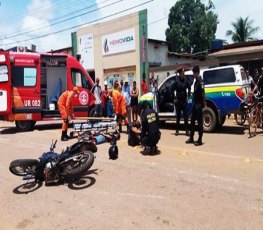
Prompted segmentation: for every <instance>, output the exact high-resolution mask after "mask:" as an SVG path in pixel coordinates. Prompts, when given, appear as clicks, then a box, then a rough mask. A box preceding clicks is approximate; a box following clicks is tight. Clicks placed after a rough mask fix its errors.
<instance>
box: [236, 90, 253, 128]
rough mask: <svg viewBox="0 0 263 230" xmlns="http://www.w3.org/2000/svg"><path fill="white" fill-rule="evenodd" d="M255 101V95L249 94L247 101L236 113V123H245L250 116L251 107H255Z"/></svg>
mask: <svg viewBox="0 0 263 230" xmlns="http://www.w3.org/2000/svg"><path fill="white" fill-rule="evenodd" d="M254 101H255V96H254V95H248V96H247V97H246V99H245V101H244V102H243V103H242V104H241V106H240V109H239V110H240V111H239V112H238V113H235V114H234V119H235V122H236V124H238V125H244V124H245V122H246V120H248V118H249V113H250V111H251V108H252V107H253V103H254Z"/></svg>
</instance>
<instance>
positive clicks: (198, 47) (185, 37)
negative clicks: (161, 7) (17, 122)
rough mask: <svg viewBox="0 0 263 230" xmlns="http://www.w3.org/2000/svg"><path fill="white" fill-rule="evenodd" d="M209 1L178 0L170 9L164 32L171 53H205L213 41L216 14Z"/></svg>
mask: <svg viewBox="0 0 263 230" xmlns="http://www.w3.org/2000/svg"><path fill="white" fill-rule="evenodd" d="M213 9H214V4H213V3H212V1H211V0H209V1H208V4H207V5H205V4H204V3H202V0H179V1H177V2H176V3H175V5H174V6H173V7H172V8H171V9H170V13H169V17H168V26H169V27H168V28H167V29H166V31H165V34H166V41H167V42H168V48H169V50H170V51H172V52H188V53H197V52H202V51H207V50H208V49H209V48H210V44H211V41H212V40H213V39H215V33H216V29H217V23H218V21H217V14H215V13H214V12H213Z"/></svg>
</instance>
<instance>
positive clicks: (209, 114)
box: [203, 107, 217, 133]
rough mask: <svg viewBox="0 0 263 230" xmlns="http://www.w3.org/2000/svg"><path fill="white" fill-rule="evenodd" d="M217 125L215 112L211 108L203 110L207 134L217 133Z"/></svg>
mask: <svg viewBox="0 0 263 230" xmlns="http://www.w3.org/2000/svg"><path fill="white" fill-rule="evenodd" d="M216 125H217V119H216V114H215V112H214V110H212V109H211V108H209V107H206V108H204V109H203V127H204V131H205V132H209V133H212V132H214V131H215V129H216Z"/></svg>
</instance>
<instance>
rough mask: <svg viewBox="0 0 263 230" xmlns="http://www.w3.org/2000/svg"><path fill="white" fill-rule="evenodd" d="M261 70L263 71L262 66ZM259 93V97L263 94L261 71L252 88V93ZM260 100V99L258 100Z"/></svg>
mask: <svg viewBox="0 0 263 230" xmlns="http://www.w3.org/2000/svg"><path fill="white" fill-rule="evenodd" d="M262 72H263V67H262ZM256 92H258V93H259V97H262V96H263V73H262V75H261V76H260V77H259V79H258V81H257V84H256V85H255V87H254V89H253V93H256ZM260 101H262V100H260Z"/></svg>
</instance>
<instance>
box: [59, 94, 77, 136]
mask: <svg viewBox="0 0 263 230" xmlns="http://www.w3.org/2000/svg"><path fill="white" fill-rule="evenodd" d="M73 97H74V91H68V90H67V91H65V92H64V93H63V94H62V95H61V96H60V98H59V99H58V109H59V112H60V114H61V117H62V119H63V122H62V136H61V140H62V139H63V138H64V137H66V138H68V136H67V130H68V122H69V120H68V117H69V116H72V114H73V111H72V100H73Z"/></svg>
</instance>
